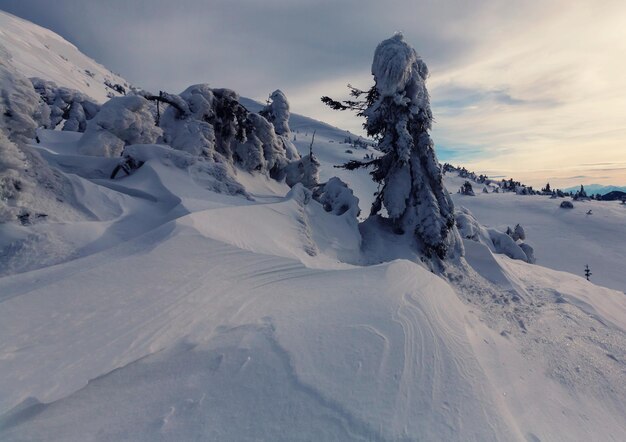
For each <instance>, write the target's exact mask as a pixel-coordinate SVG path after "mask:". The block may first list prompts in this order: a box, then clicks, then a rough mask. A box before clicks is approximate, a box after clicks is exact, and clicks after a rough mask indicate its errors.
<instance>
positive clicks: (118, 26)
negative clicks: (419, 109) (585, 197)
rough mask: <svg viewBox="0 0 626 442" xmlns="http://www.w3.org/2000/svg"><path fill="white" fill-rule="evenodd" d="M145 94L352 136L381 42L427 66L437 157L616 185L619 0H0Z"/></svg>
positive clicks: (625, 150) (625, 55)
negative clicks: (268, 107)
mask: <svg viewBox="0 0 626 442" xmlns="http://www.w3.org/2000/svg"><path fill="white" fill-rule="evenodd" d="M0 9H4V10H6V11H8V12H11V13H13V14H16V15H18V16H20V17H23V18H26V19H29V20H31V21H34V22H35V23H38V24H40V25H42V26H45V27H48V28H51V29H52V30H54V31H56V32H57V33H59V34H61V35H62V36H64V37H65V38H67V39H68V40H70V41H72V42H73V43H74V44H76V45H77V46H78V47H79V48H80V49H81V50H82V51H83V52H85V53H86V54H88V55H90V56H91V57H93V58H95V59H96V60H97V61H99V62H101V63H102V64H104V65H106V66H107V67H109V68H110V69H111V70H113V71H116V72H119V73H120V74H121V75H122V76H124V77H125V78H127V79H128V80H130V81H131V82H132V83H134V84H137V85H140V86H142V87H144V88H146V89H152V90H158V89H165V90H168V91H181V90H183V89H184V88H185V87H186V86H188V85H189V84H193V83H201V82H202V83H209V84H211V85H212V86H215V87H229V88H232V89H235V90H237V91H238V92H239V93H240V94H241V95H245V96H249V97H251V98H257V99H260V100H263V99H265V98H266V97H267V95H268V94H269V93H270V92H271V91H273V90H274V89H277V88H280V89H282V90H283V91H284V92H285V93H286V94H287V96H288V98H289V99H290V101H291V105H292V109H293V111H295V112H298V113H302V114H305V115H308V116H312V117H315V118H318V119H320V120H324V121H327V122H330V123H333V124H335V125H337V126H340V127H342V128H346V129H350V130H352V131H353V132H358V131H359V130H360V124H361V122H360V121H359V120H358V119H357V118H356V117H354V116H352V115H350V114H347V113H338V112H333V111H331V110H330V109H327V108H325V107H324V106H323V105H322V104H321V103H320V101H319V97H320V96H321V95H331V96H334V97H336V98H341V97H342V96H345V91H346V88H345V86H346V84H347V83H351V84H353V85H355V86H359V87H361V88H367V87H368V86H369V85H370V84H371V82H372V79H371V75H370V64H371V59H372V55H373V52H374V49H375V47H376V45H377V43H378V42H380V41H381V40H383V39H385V38H387V37H389V36H390V35H392V34H393V33H394V32H395V31H402V32H403V33H404V35H405V39H406V40H407V41H408V42H409V43H410V44H412V45H413V46H414V47H415V48H416V49H417V51H418V52H419V53H420V54H421V56H422V57H423V59H424V60H425V61H426V63H427V64H428V66H429V68H430V72H431V77H430V80H429V89H430V92H431V96H432V101H433V112H434V115H435V119H436V122H435V129H434V132H433V138H434V140H435V143H436V144H437V146H438V153H439V156H440V159H441V160H446V161H450V162H453V163H455V164H463V165H466V166H467V167H468V168H471V169H473V170H475V171H477V172H482V173H487V174H488V175H490V176H501V175H502V176H513V177H514V178H517V179H520V180H522V181H525V182H528V183H530V184H534V185H540V184H544V183H545V181H547V180H549V181H550V182H551V183H553V184H556V185H559V186H563V187H565V186H567V185H576V184H579V183H588V184H590V183H604V184H618V185H626V1H624V0H617V1H613V0H602V1H597V0H595V1H594V0H589V1H576V0H562V1H549V0H543V1H503V0H473V1H435V0H419V1H418V0H402V1H393V0H386V1H380V0H379V1H375V2H374V1H368V0H346V1H339V0H334V1H326V0H317V1H299V0H177V1H172V0H167V1H164V0H106V1H100V0H98V1H97V0H54V1H51V0H0Z"/></svg>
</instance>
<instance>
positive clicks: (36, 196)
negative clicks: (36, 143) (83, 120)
mask: <svg viewBox="0 0 626 442" xmlns="http://www.w3.org/2000/svg"><path fill="white" fill-rule="evenodd" d="M47 109H48V108H47V106H45V105H44V106H42V103H41V102H40V98H39V95H38V94H37V93H36V92H35V89H34V88H33V86H32V84H31V82H30V81H29V80H28V79H27V78H26V77H24V76H23V75H21V74H20V73H19V72H17V71H16V70H15V69H14V68H13V67H12V66H10V65H8V64H6V63H5V62H4V60H3V59H0V222H7V221H20V222H21V223H23V224H29V223H31V222H33V220H45V219H47V218H48V216H49V214H52V212H54V214H55V215H56V214H61V215H68V216H70V215H71V214H72V213H74V211H73V210H71V209H70V208H69V207H66V206H63V207H61V206H62V205H63V203H62V201H63V200H64V198H65V197H66V196H68V194H69V193H70V191H69V190H68V187H69V186H68V184H67V180H66V179H65V178H63V176H61V175H60V174H59V173H58V172H56V171H55V170H54V169H52V168H50V166H49V165H48V164H47V163H46V162H45V161H44V160H43V159H42V158H41V156H40V155H39V153H38V152H37V151H36V150H34V149H31V148H30V147H28V145H27V144H28V143H29V142H31V141H32V139H33V138H35V130H36V129H37V127H38V126H39V125H41V124H42V122H45V121H46V119H47V118H48V115H47V113H46V111H47ZM53 218H55V216H53Z"/></svg>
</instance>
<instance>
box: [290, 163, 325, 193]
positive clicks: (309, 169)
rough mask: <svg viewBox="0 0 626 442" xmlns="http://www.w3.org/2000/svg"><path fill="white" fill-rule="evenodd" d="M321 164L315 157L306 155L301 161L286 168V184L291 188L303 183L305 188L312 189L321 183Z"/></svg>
mask: <svg viewBox="0 0 626 442" xmlns="http://www.w3.org/2000/svg"><path fill="white" fill-rule="evenodd" d="M319 179H320V162H319V161H318V160H317V158H315V156H314V155H306V156H304V157H302V158H301V159H299V160H296V161H292V162H291V163H289V164H287V167H286V168H285V182H286V183H287V185H288V186H289V187H293V186H294V185H295V184H297V183H302V185H304V187H306V188H308V189H312V188H314V187H315V186H317V184H318V183H319Z"/></svg>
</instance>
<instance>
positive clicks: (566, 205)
mask: <svg viewBox="0 0 626 442" xmlns="http://www.w3.org/2000/svg"><path fill="white" fill-rule="evenodd" d="M559 207H560V208H561V209H573V208H574V204H572V202H571V201H561V204H560V206H559Z"/></svg>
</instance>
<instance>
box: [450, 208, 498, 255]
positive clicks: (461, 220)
mask: <svg viewBox="0 0 626 442" xmlns="http://www.w3.org/2000/svg"><path fill="white" fill-rule="evenodd" d="M455 216H456V226H457V228H458V230H459V234H460V235H461V237H462V238H465V239H470V240H472V241H476V242H480V243H482V244H484V245H486V246H487V247H489V249H490V250H491V251H492V252H495V248H494V247H493V242H492V241H491V237H490V235H489V232H488V231H487V229H486V228H485V227H484V226H483V225H482V224H480V223H479V222H478V221H477V220H476V218H474V215H472V212H470V211H469V210H468V209H466V208H465V207H461V208H460V209H459V210H458V211H456V213H455Z"/></svg>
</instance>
